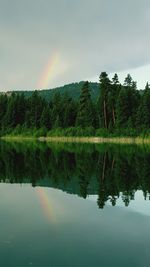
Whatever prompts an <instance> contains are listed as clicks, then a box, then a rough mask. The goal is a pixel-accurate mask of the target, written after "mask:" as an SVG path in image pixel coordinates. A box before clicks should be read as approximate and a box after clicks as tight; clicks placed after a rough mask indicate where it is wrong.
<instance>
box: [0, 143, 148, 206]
mask: <svg viewBox="0 0 150 267" xmlns="http://www.w3.org/2000/svg"><path fill="white" fill-rule="evenodd" d="M0 170H1V171H0V180H1V182H10V183H31V184H32V186H37V185H40V186H47V187H54V188H59V189H61V190H64V191H66V192H68V193H72V194H78V195H79V196H82V197H83V198H86V197H87V196H88V195H94V194H96V195H98V199H97V204H98V206H99V208H103V207H104V206H105V203H106V202H107V201H108V200H109V201H110V202H111V204H112V206H115V205H116V202H117V199H118V198H119V197H121V198H122V200H123V202H124V204H125V205H126V206H128V205H129V203H130V201H131V200H133V199H134V195H135V192H136V191H137V190H142V191H143V195H144V198H145V199H146V198H147V197H149V196H150V150H149V148H147V149H145V148H143V147H138V146H117V145H116V146H110V145H107V146H106V145H105V146H104V145H99V146H92V145H85V146H84V145H71V144H70V145H62V144H60V145H56V144H55V145H50V144H48V145H45V144H42V143H35V144H34V143H27V144H24V145H23V144H7V143H3V142H1V143H0Z"/></svg>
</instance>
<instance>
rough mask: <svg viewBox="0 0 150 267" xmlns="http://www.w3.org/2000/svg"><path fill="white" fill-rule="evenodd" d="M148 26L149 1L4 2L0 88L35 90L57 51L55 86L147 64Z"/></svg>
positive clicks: (0, 23) (0, 12)
mask: <svg viewBox="0 0 150 267" xmlns="http://www.w3.org/2000/svg"><path fill="white" fill-rule="evenodd" d="M149 23H150V2H149V1H147V0H138V1H137V0H127V1H123V0H113V1H112V0H80V1H79V0H76V1H73V0H61V1H60V0H59V1H58V0H55V1H52V0H45V1H43V0H32V1H31V0H30V1H29V0H26V1H22V0H13V1H10V0H5V1H2V0H0V36H1V37H0V58H1V60H0V88H1V89H9V88H10V89H11V88H12V89H15V88H17V89H20V88H22V89H25V88H27V89H32V88H36V87H37V83H38V80H39V79H40V75H41V73H42V70H43V69H44V68H45V65H46V64H47V61H48V60H49V58H50V56H51V55H52V54H53V53H54V51H56V50H57V51H59V53H60V55H61V60H62V61H64V62H65V63H66V65H67V66H68V68H67V69H66V71H64V72H63V73H61V74H59V75H58V77H56V79H55V80H53V81H52V82H50V84H49V86H52V87H53V86H57V85H60V84H64V83H67V82H71V81H79V80H83V79H85V78H87V77H92V76H96V75H99V73H100V72H101V71H103V70H106V71H108V72H114V71H121V70H125V69H128V68H133V67H138V66H142V65H146V64H149V63H150V54H149V53H147V51H149V45H150V30H149Z"/></svg>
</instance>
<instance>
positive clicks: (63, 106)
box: [0, 72, 150, 136]
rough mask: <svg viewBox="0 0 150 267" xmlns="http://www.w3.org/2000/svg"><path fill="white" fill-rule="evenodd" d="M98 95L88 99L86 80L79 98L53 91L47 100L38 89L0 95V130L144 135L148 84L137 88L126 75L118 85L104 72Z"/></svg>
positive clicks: (149, 109)
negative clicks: (24, 92)
mask: <svg viewBox="0 0 150 267" xmlns="http://www.w3.org/2000/svg"><path fill="white" fill-rule="evenodd" d="M99 88H100V89H99V97H98V98H97V100H92V98H91V90H90V88H89V82H88V81H87V82H85V83H84V84H83V87H82V89H81V94H80V98H79V100H75V99H73V98H71V97H70V96H69V95H68V94H67V93H64V94H62V95H61V94H60V93H58V92H57V93H55V94H54V96H53V97H52V99H50V100H49V101H47V100H46V99H44V98H42V96H41V95H39V93H38V91H34V93H33V94H32V95H31V96H30V97H25V96H24V94H23V93H22V94H18V93H14V92H12V93H9V94H8V93H5V94H1V95H0V133H1V135H4V134H21V133H25V134H35V135H37V136H38V135H48V134H49V135H79V136H80V135H81V136H82V135H103V136H107V135H129V136H136V135H140V134H147V133H148V132H149V129H150V86H149V84H148V83H147V84H146V87H145V89H144V90H137V85H136V82H135V81H133V79H132V77H131V76H130V74H128V75H127V77H126V78H125V81H124V84H121V83H120V82H119V79H118V75H117V74H115V75H114V77H113V78H112V80H110V79H109V77H108V74H107V73H106V72H102V73H101V74H100V77H99Z"/></svg>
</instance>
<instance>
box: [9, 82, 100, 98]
mask: <svg viewBox="0 0 150 267" xmlns="http://www.w3.org/2000/svg"><path fill="white" fill-rule="evenodd" d="M83 84H84V81H81V82H79V83H71V84H67V85H64V86H60V87H57V88H54V89H43V90H38V93H39V95H41V96H42V97H44V98H45V99H47V100H49V99H51V98H52V97H53V95H54V94H55V93H56V92H59V93H60V94H64V93H67V94H69V95H70V96H71V97H72V98H73V99H78V98H79V96H80V91H81V88H82V86H83ZM89 86H90V90H91V96H92V99H93V100H95V99H97V97H98V95H99V84H98V83H96V82H90V83H89ZM33 92H34V91H15V93H18V94H21V93H24V95H25V96H26V97H30V96H31V95H32V94H33ZM11 93H12V92H11V91H8V92H7V94H11Z"/></svg>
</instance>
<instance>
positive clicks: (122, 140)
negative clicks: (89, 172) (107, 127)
mask: <svg viewBox="0 0 150 267" xmlns="http://www.w3.org/2000/svg"><path fill="white" fill-rule="evenodd" d="M0 139H1V140H4V141H19V142H21V141H40V142H58V143H60V142H61V143H91V144H103V143H114V144H150V138H142V137H70V136H69V137H65V136H61V137H60V136H59V137H58V136H52V137H50V136H49V137H44V136H43V137H42V136H41V137H32V136H19V135H18V136H2V137H0Z"/></svg>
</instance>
